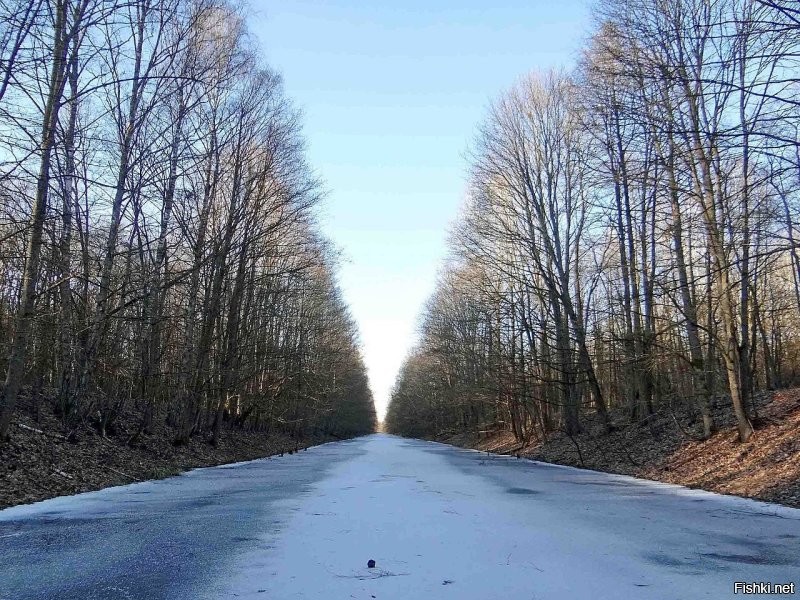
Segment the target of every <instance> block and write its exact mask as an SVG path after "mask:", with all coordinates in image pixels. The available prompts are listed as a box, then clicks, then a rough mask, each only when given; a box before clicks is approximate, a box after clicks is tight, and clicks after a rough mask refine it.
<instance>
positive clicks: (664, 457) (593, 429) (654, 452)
mask: <svg viewBox="0 0 800 600" xmlns="http://www.w3.org/2000/svg"><path fill="white" fill-rule="evenodd" d="M720 404H723V403H720ZM754 409H755V414H757V417H756V418H755V419H754V425H755V427H756V433H755V435H753V437H752V438H751V440H749V441H748V442H747V443H744V444H742V443H740V442H739V441H738V437H737V432H736V427H735V425H734V419H733V415H732V414H731V411H730V409H728V408H727V407H719V408H716V409H715V419H716V421H717V423H718V424H719V425H720V428H719V431H718V432H717V433H716V434H714V435H713V436H712V437H711V438H709V439H707V440H700V439H698V438H699V433H700V425H699V423H698V422H697V421H698V420H697V417H696V414H695V413H694V411H693V410H692V409H691V407H688V406H672V407H670V406H667V407H664V408H663V409H662V410H660V411H659V412H657V413H656V414H655V415H653V416H651V417H650V418H649V419H647V420H645V421H641V422H638V423H630V422H629V420H628V419H626V417H625V416H624V415H623V414H621V413H614V414H613V417H612V418H613V423H614V426H615V429H614V431H613V432H612V433H610V434H605V433H602V430H601V428H600V427H599V425H598V424H596V423H589V425H588V426H587V428H586V431H585V432H584V433H581V434H580V435H576V436H567V435H565V434H563V433H557V434H553V435H551V436H550V437H549V438H548V439H547V440H545V441H544V442H541V441H540V442H535V443H531V444H527V445H526V444H521V443H520V442H518V441H517V440H515V439H514V437H513V435H511V434H509V433H507V432H496V431H495V432H484V433H483V434H458V435H453V436H447V437H444V438H442V439H441V440H440V441H444V442H446V443H450V444H454V445H457V446H462V447H468V448H475V449H479V450H485V451H489V452H497V453H501V454H519V455H520V456H524V457H526V458H532V459H535V460H541V461H545V462H551V463H557V464H563V465H571V466H575V467H583V468H587V469H595V470H598V471H606V472H609V473H621V474H625V475H633V476H636V477H642V478H645V479H653V480H657V481H663V482H667V483H676V484H680V485H685V486H688V487H692V488H701V489H704V490H709V491H713V492H719V493H722V494H733V495H737V496H744V497H748V498H756V499H759V500H764V501H768V502H778V503H781V504H785V505H787V506H795V507H800V388H794V389H790V390H781V391H778V392H773V393H769V394H761V395H759V396H758V397H757V398H756V399H755V400H754Z"/></svg>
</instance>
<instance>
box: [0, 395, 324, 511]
mask: <svg viewBox="0 0 800 600" xmlns="http://www.w3.org/2000/svg"><path fill="white" fill-rule="evenodd" d="M22 400H23V402H22V406H21V407H20V410H18V411H17V415H16V417H15V419H14V423H13V425H12V428H11V436H10V439H9V441H8V442H6V443H4V444H2V445H0V508H4V507H7V506H13V505H15V504H25V503H29V502H35V501H38V500H44V499H46V498H52V497H55V496H63V495H68V494H77V493H80V492H87V491H91V490H98V489H101V488H105V487H109V486H113V485H123V484H126V483H133V482H136V481H144V480H147V479H159V478H162V477H168V476H170V475H176V474H178V473H180V472H182V471H186V470H188V469H192V468H195V467H206V466H213V465H220V464H225V463H231V462H238V461H243V460H252V459H256V458H261V457H265V456H270V455H274V454H279V453H281V452H289V451H294V450H295V449H299V448H304V447H308V446H312V445H315V444H320V443H323V442H327V441H331V440H332V439H334V438H333V437H330V436H327V435H323V434H317V435H313V436H308V437H305V438H303V439H300V440H295V439H293V438H291V437H290V436H288V435H284V434H277V433H273V434H270V435H266V434H264V433H260V432H248V431H242V430H240V429H237V428H232V429H230V430H225V431H224V433H223V435H222V438H221V440H220V441H219V443H218V444H217V445H216V446H213V445H211V444H210V443H208V441H206V440H205V439H203V438H202V436H197V437H194V438H192V439H191V440H190V442H189V443H188V444H186V445H183V446H178V447H176V446H174V445H173V443H172V440H173V438H174V431H173V430H171V429H170V428H168V427H166V426H164V425H163V424H161V425H158V426H156V428H155V429H154V431H153V432H152V433H151V434H149V435H140V436H138V437H137V436H134V435H132V434H133V433H135V432H136V431H137V429H138V420H137V419H136V418H134V417H133V416H132V415H131V416H127V417H126V416H123V417H121V418H120V420H119V424H118V426H117V428H116V431H115V434H114V435H109V436H106V437H104V436H101V435H100V434H99V433H98V432H97V431H96V430H95V429H94V428H92V427H91V426H90V425H89V424H84V425H81V426H80V427H78V429H77V430H75V434H74V435H72V436H70V438H69V439H68V438H67V437H65V436H64V430H63V428H62V426H61V421H60V420H59V419H58V418H57V417H56V416H55V415H53V414H52V412H50V411H49V410H48V409H47V408H43V409H42V410H40V411H39V415H38V417H39V418H38V419H34V418H33V415H34V414H35V412H36V411H34V410H33V407H32V406H31V404H30V399H26V398H23V399H22ZM132 438H135V441H133V442H132V441H131V440H132Z"/></svg>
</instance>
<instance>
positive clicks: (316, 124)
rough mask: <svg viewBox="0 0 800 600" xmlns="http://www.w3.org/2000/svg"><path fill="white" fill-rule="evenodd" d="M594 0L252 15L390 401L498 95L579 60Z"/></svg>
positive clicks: (320, 5) (338, 1)
mask: <svg viewBox="0 0 800 600" xmlns="http://www.w3.org/2000/svg"><path fill="white" fill-rule="evenodd" d="M589 12H590V9H589V0H559V1H544V0H528V1H527V2H526V1H522V0H495V1H494V2H490V1H483V2H480V1H476V0H464V1H461V2H456V1H455V0H430V1H428V2H424V1H420V0H401V1H395V2H388V1H383V0H381V1H372V2H370V1H363V2H357V1H351V2H347V1H345V0H327V1H325V0H283V1H280V2H278V1H270V2H261V3H254V4H253V6H252V13H253V14H252V18H251V27H252V29H253V31H254V33H255V34H256V36H257V38H258V40H259V41H260V43H261V45H262V47H263V51H264V54H265V55H266V57H267V60H268V62H269V63H270V65H271V66H272V67H273V68H275V69H277V70H279V71H280V72H281V73H282V74H283V77H284V81H285V86H286V91H287V95H288V96H289V97H290V98H291V99H292V100H293V101H294V102H295V103H296V105H297V106H298V107H299V108H301V109H302V111H303V115H304V118H303V122H304V131H305V136H306V138H307V140H308V158H309V162H310V163H311V165H312V166H313V167H314V168H315V169H316V170H317V171H318V172H319V174H320V176H321V177H322V178H323V180H324V181H325V185H326V189H327V190H328V192H329V194H328V197H327V200H326V201H325V203H324V206H323V209H322V220H323V222H324V229H325V231H326V232H327V233H328V235H329V236H330V237H331V238H332V239H333V240H334V241H335V242H336V243H337V245H338V246H339V247H340V248H341V249H342V250H343V251H344V256H345V259H346V260H345V263H344V264H343V265H342V269H341V275H340V283H341V286H342V288H343V290H344V295H345V298H346V300H347V302H348V303H349V305H350V307H351V310H352V313H353V315H354V317H355V319H356V321H357V322H358V326H359V330H360V332H361V339H362V342H363V350H364V357H365V360H366V363H367V368H368V369H369V376H370V382H371V386H372V390H373V392H374V394H375V401H376V405H377V408H378V413H379V415H381V416H382V415H383V411H384V410H385V406H386V404H387V402H388V399H389V392H390V389H391V386H392V384H393V383H394V379H395V376H396V374H397V371H398V369H399V367H400V364H401V363H402V360H403V358H404V357H405V356H406V354H407V353H408V351H409V350H410V349H411V347H412V346H413V344H414V341H415V339H416V330H417V323H418V316H419V313H420V311H421V309H422V306H423V304H424V302H425V300H426V299H427V298H428V296H429V295H430V294H431V293H432V292H433V289H434V286H435V283H436V274H437V270H438V268H439V266H440V264H441V262H442V260H443V259H444V257H445V254H446V240H447V235H448V229H449V227H450V225H451V224H452V223H453V221H454V220H455V219H456V218H457V216H458V213H459V209H460V206H461V204H462V201H463V198H464V193H465V187H466V181H465V180H466V169H467V163H466V160H465V153H466V151H467V149H468V148H469V145H470V142H471V140H472V139H473V137H474V135H475V131H476V128H477V126H478V125H479V124H480V122H481V120H482V119H483V117H484V115H485V113H486V109H487V106H488V104H489V102H490V101H491V100H492V99H493V98H495V97H497V96H498V95H499V94H500V93H501V92H502V91H503V90H505V89H507V88H509V87H510V86H511V85H513V84H514V83H515V82H516V81H517V79H518V78H519V77H521V76H522V75H524V74H525V73H527V72H529V71H532V70H535V69H547V68H550V67H559V66H565V67H569V66H570V65H571V64H573V63H574V59H575V57H576V55H577V52H578V50H579V49H580V47H581V44H582V41H583V40H584V39H585V36H586V33H587V31H588V26H589V25H588V24H589Z"/></svg>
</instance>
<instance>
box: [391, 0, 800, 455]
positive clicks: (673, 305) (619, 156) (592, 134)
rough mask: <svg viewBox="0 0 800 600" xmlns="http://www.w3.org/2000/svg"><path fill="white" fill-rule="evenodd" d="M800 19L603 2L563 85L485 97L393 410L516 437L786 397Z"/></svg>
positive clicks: (799, 256)
mask: <svg viewBox="0 0 800 600" xmlns="http://www.w3.org/2000/svg"><path fill="white" fill-rule="evenodd" d="M798 99H800V7H799V6H798V4H797V3H796V2H794V1H793V0H601V1H600V2H599V4H598V5H597V6H596V7H595V25H594V31H593V33H592V35H591V36H590V37H589V39H588V40H587V42H586V45H585V48H584V49H583V51H582V54H581V58H580V61H579V64H578V66H577V68H576V69H575V70H574V72H571V73H566V72H546V73H533V74H531V75H529V76H527V77H524V78H523V79H522V80H520V81H519V83H518V84H517V85H516V86H514V87H513V89H511V90H509V91H507V92H506V93H505V94H503V95H502V96H501V97H500V98H499V99H498V100H496V101H495V102H494V103H493V105H492V107H491V109H490V110H489V114H488V116H487V117H486V120H485V122H484V123H483V125H482V126H481V128H480V131H479V134H478V136H477V139H476V141H475V143H474V145H473V148H472V151H471V157H470V160H471V170H470V185H469V191H468V200H467V201H466V204H465V207H464V210H463V214H462V216H461V217H460V219H459V222H458V224H457V226H456V227H455V228H454V231H453V233H452V236H451V242H450V250H451V252H450V257H449V259H448V260H447V263H446V264H445V265H444V267H443V268H442V271H441V275H440V281H439V283H438V289H437V290H436V292H435V294H434V295H433V297H432V298H431V299H430V301H429V302H428V304H427V306H426V307H425V310H424V314H423V315H422V320H421V325H420V327H421V333H420V341H419V343H418V345H417V347H416V348H415V349H414V350H413V352H412V353H411V354H410V356H409V357H408V358H407V360H406V362H405V364H404V366H403V368H402V371H401V373H400V376H399V378H398V380H397V383H396V386H395V389H394V391H393V395H392V401H391V405H390V407H389V412H388V417H387V426H388V429H389V430H390V431H392V432H396V433H400V434H404V435H410V436H423V437H436V436H442V435H446V434H450V433H454V432H462V431H464V432H477V431H483V430H490V429H493V428H499V429H505V430H507V431H510V432H513V434H514V436H515V437H516V438H517V439H518V440H520V441H530V440H533V439H539V440H541V439H546V438H547V436H548V435H549V434H551V433H552V432H557V431H560V432H563V433H565V434H567V435H569V436H572V435H575V434H577V433H579V432H581V431H583V430H585V429H586V428H587V427H589V426H591V427H593V428H599V429H600V430H601V431H602V430H606V431H608V430H609V429H611V428H613V427H615V426H617V421H615V419H614V416H615V415H619V414H625V416H626V418H627V419H628V420H630V421H631V422H635V423H642V422H646V421H647V419H648V418H649V417H650V415H652V414H653V413H654V412H656V411H659V410H662V409H664V408H665V407H667V408H669V409H674V408H675V407H683V408H685V409H686V410H691V411H693V413H694V415H695V418H696V429H697V431H698V432H699V435H701V436H704V437H708V436H710V435H712V434H713V432H714V431H715V428H716V427H717V426H718V423H715V421H714V411H713V410H712V408H714V407H716V406H718V405H719V404H723V403H724V404H729V405H730V406H731V407H732V410H733V412H734V414H735V420H736V423H737V426H738V433H739V439H740V440H741V441H746V440H748V438H750V436H751V435H752V434H753V431H754V423H755V424H757V422H758V421H757V419H756V418H755V417H756V415H755V414H754V412H755V411H754V403H753V398H754V394H756V393H758V392H759V391H762V390H772V389H775V388H779V387H784V386H790V385H797V384H798V380H800V247H798V243H799V242H800V218H799V217H798V208H800V137H798V135H799V132H800V101H798Z"/></svg>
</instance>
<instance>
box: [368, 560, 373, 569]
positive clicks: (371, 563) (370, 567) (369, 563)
mask: <svg viewBox="0 0 800 600" xmlns="http://www.w3.org/2000/svg"><path fill="white" fill-rule="evenodd" d="M367 568H368V569H374V568H375V561H374V560H372V559H371V558H370V559H369V560H368V561H367Z"/></svg>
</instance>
